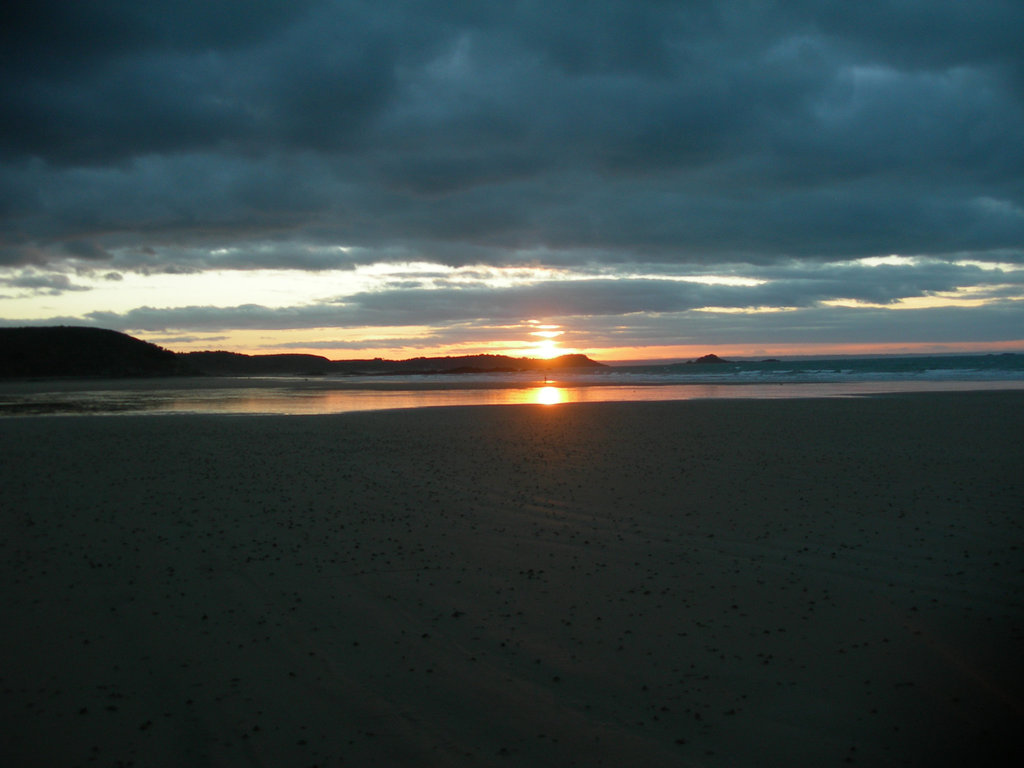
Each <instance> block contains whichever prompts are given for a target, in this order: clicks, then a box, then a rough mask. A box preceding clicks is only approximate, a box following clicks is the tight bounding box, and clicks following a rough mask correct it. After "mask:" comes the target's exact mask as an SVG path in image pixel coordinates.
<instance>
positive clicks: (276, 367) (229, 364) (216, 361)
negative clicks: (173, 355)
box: [178, 352, 331, 376]
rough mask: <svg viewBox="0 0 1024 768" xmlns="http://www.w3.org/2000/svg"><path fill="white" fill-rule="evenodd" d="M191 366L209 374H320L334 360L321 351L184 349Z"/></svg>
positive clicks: (195, 369) (184, 358)
mask: <svg viewBox="0 0 1024 768" xmlns="http://www.w3.org/2000/svg"><path fill="white" fill-rule="evenodd" d="M178 356H179V357H180V358H181V359H182V360H183V361H184V362H185V363H186V364H187V365H188V367H189V368H190V369H192V370H194V371H195V372H196V373H201V374H204V375H207V376H261V375H274V374H277V375H283V374H301V375H305V376H319V375H322V374H324V373H327V371H328V370H329V369H330V366H331V361H330V360H328V359H327V358H326V357H320V356H319V355H287V354H286V355H242V354H239V353H237V352H184V353H179V355H178Z"/></svg>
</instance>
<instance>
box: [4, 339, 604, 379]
mask: <svg viewBox="0 0 1024 768" xmlns="http://www.w3.org/2000/svg"><path fill="white" fill-rule="evenodd" d="M606 367H607V366H605V365H604V364H603V363H599V362H597V361H595V360H591V359H590V358H589V357H587V356H586V355H580V354H570V355H561V356H559V357H554V358H550V359H542V358H528V357H523V358H517V357H509V356H507V355H464V356H460V357H416V358H411V359H408V360H384V359H381V358H375V359H372V360H328V359H327V358H326V357H321V356H319V355H302V354H269V355H245V354H240V353H238V352H226V351H204V352H172V351H171V350H168V349H164V348H163V347H159V346H157V345H156V344H151V343H149V342H146V341H142V340H141V339H136V338H134V337H133V336H129V335H128V334H125V333H121V332H119V331H112V330H107V329H102V328H89V327H83V326H48V327H26V328H0V378H3V379H11V378H38V377H58V378H59V377H104V378H136V377H154V376H275V375H280V376H325V375H334V376H346V375H350V376H366V375H371V376H390V375H394V376H398V375H405V376H409V375H430V374H460V373H518V372H524V371H539V372H544V371H566V370H575V371H579V370H594V369H600V368H606Z"/></svg>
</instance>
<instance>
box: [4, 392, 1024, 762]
mask: <svg viewBox="0 0 1024 768" xmlns="http://www.w3.org/2000/svg"><path fill="white" fill-rule="evenodd" d="M0 457H2V461H0V526H2V527H0V533H2V536H0V547H2V558H0V569H2V581H0V584H2V589H3V599H2V601H0V622H2V626H3V627H4V630H3V633H2V640H0V658H2V659H3V660H4V663H3V667H2V672H0V691H2V696H0V707H2V713H3V722H4V731H5V733H4V735H3V736H2V737H0V762H2V763H3V764H4V765H20V766H33V765H40V766H42V765H66V766H73V765H127V764H134V765H139V766H162V765H167V766H193V765H214V766H234V765H295V766H305V765H322V766H330V765H396V766H401V765H409V766H412V765H416V766H420V765H450V766H463V765H464V766H470V765H517V766H518V765H530V766H568V765H580V766H594V765H607V766H622V765H647V766H661V765H665V766H668V765H673V766H674V765H681V766H687V765H694V766H702V765H708V766H718V765H721V766H761V765H808V766H811V765H813V766H826V765H840V764H843V765H845V764H858V765H869V766H877V765H921V766H926V765H927V766H934V765H946V764H948V765H967V764H970V765H1001V764H1012V763H1014V762H1015V760H1014V758H1020V757H1021V756H1022V749H1021V739H1020V737H1019V736H1018V733H1019V732H1020V730H1021V725H1022V723H1024V703H1022V695H1021V691H1022V687H1021V683H1022V680H1024V661H1022V658H1021V654H1020V648H1021V647H1022V639H1024V638H1022V635H1024V556H1022V551H1024V550H1022V548H1024V473H1022V472H1021V467H1022V466H1024V394H1022V393H1021V392H1010V393H956V394H920V395H900V396H887V397H878V398H869V399H847V400H842V399H840V400H780V401H767V400H764V401H759V400H744V401H729V400H715V401H692V402H681V403H671V402H667V403H606V404H586V405H561V406H555V407H544V406H515V407H512V406H509V407H490V408H440V409H419V410H409V411H394V412H380V413H354V414H344V415H337V416H311V417H256V416H169V417H151V416H128V417H42V418H14V419H6V420H3V422H2V423H0Z"/></svg>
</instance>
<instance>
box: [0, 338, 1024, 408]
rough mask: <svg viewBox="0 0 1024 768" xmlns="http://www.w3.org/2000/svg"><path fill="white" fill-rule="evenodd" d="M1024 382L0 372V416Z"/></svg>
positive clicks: (746, 374) (799, 365) (756, 374)
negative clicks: (42, 376)
mask: <svg viewBox="0 0 1024 768" xmlns="http://www.w3.org/2000/svg"><path fill="white" fill-rule="evenodd" d="M978 389H990V390H991V389H1024V354H1012V353H1008V354H988V355H935V356H906V357H836V358H831V359H817V358H816V359H807V358H805V359H795V360H756V361H755V360H742V361H729V362H721V363H679V364H672V365H657V366H653V365H616V366H609V367H607V368H600V369H594V370H588V371H586V372H564V371H557V372H552V373H551V374H550V375H549V376H548V377H547V378H545V377H544V376H543V374H537V373H535V372H534V373H487V374H435V375H416V376H373V377H370V376H337V377H335V376H319V377H305V378H303V377H291V376H266V377H253V378H182V379H177V378H167V379H135V380H102V381H101V380H60V379H53V380H39V381H32V382H26V381H17V382H10V381H8V382H2V383H0V416H8V417H13V416H41V415H47V416H50V415H52V416H68V415H83V414H90V415H132V414H160V415H173V414H187V413H191V414H197V413H218V414H268V415H273V414H281V415H315V414H327V413H345V412H352V411H368V410H389V409H396V408H421V407H437V406H457V405H521V404H537V405H549V406H552V405H557V404H560V403H580V402H607V401H639V400H646V401H650V400H688V399H702V398H720V399H724V398H760V399H767V398H794V397H858V396H868V395H879V394H887V393H899V392H927V391H951V390H953V391H956V390H978Z"/></svg>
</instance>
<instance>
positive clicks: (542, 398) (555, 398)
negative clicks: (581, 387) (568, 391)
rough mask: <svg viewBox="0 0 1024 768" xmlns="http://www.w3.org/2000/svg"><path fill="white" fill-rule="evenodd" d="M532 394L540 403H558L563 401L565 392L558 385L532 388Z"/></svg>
mask: <svg viewBox="0 0 1024 768" xmlns="http://www.w3.org/2000/svg"><path fill="white" fill-rule="evenodd" d="M533 394H534V397H535V398H536V401H537V403H539V404H540V405H558V403H564V402H565V393H564V392H563V391H562V390H561V389H559V388H558V387H539V388H538V389H535V390H533Z"/></svg>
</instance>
